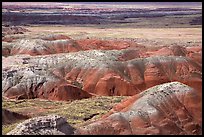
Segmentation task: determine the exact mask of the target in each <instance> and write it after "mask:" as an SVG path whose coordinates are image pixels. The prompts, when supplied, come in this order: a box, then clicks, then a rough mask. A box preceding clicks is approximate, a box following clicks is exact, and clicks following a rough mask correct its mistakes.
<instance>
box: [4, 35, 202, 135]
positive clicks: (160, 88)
mask: <svg viewBox="0 0 204 137" xmlns="http://www.w3.org/2000/svg"><path fill="white" fill-rule="evenodd" d="M2 41H3V45H2V46H3V47H2V55H3V59H2V64H3V67H2V95H3V97H5V98H7V99H19V100H20V99H34V98H43V99H49V100H58V101H72V100H79V99H84V98H93V97H96V96H132V97H131V98H130V99H128V100H127V101H124V102H122V103H121V104H119V105H117V106H115V108H114V109H112V110H111V111H110V113H108V114H107V115H105V116H104V117H103V118H102V119H100V120H98V121H96V122H94V123H90V124H88V123H87V124H86V126H85V127H81V128H80V129H77V130H76V132H75V134H201V121H202V119H201V104H200V102H201V100H200V96H201V94H202V91H201V89H202V70H201V68H202V56H201V54H202V51H201V46H195V45H193V46H186V47H184V46H179V45H171V46H168V47H167V46H158V47H150V46H148V45H141V44H137V43H135V42H132V41H122V40H99V39H77V40H76V39H72V38H70V37H68V36H66V35H61V34H59V35H58V34H57V35H53V34H50V35H45V36H34V37H32V38H27V37H26V38H23V39H22V37H21V36H20V35H19V36H12V37H9V36H7V37H5V38H4V39H3V40H2ZM179 82H181V83H179ZM163 83H165V84H164V85H160V84H163ZM182 83H183V84H182ZM184 84H186V85H184ZM187 85H188V86H189V87H188V86H187ZM154 86H156V87H154ZM148 88H149V89H148ZM144 90H146V91H144ZM51 119H52V118H51ZM135 121H137V122H135ZM28 122H29V121H28ZM50 122H52V120H50V118H48V123H50ZM38 123H40V122H39V121H37V122H36V125H35V124H34V125H32V124H31V125H32V126H33V128H34V129H35V127H36V126H38ZM42 124H45V123H42ZM27 125H29V124H27ZM32 126H31V128H27V129H26V130H27V131H28V132H25V133H24V130H22V133H21V132H18V133H17V132H16V131H14V132H11V133H10V134H36V133H34V132H33V131H32V130H33V129H32ZM45 126H46V124H45ZM20 127H21V126H20ZM23 127H24V126H23ZM53 127H54V126H53ZM36 128H37V129H38V130H39V131H41V128H42V127H36ZM55 128H56V129H55ZM17 130H18V129H17ZM60 130H61V129H60ZM32 132H33V133H32ZM40 134H67V133H66V130H65V133H64V129H63V132H61V131H58V128H57V127H54V129H50V128H48V129H47V130H46V131H45V132H43V131H42V132H41V133H40ZM69 134H74V133H69Z"/></svg>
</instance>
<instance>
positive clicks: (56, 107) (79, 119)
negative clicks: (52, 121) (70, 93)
mask: <svg viewBox="0 0 204 137" xmlns="http://www.w3.org/2000/svg"><path fill="white" fill-rule="evenodd" d="M125 98H127V96H100V97H94V98H88V99H81V100H75V101H72V102H71V101H70V102H68V101H50V100H43V99H28V100H23V101H20V100H19V101H11V100H4V99H3V101H2V107H3V108H5V109H9V110H10V111H13V112H17V113H21V114H27V115H29V116H31V117H37V116H44V115H48V114H57V115H59V116H63V117H65V118H67V122H68V123H69V124H70V125H72V126H73V127H79V126H80V125H82V124H84V123H85V122H87V121H93V120H96V119H98V118H100V117H101V116H102V115H104V114H106V113H107V112H109V111H110V110H111V109H112V108H113V106H114V105H116V104H117V103H119V102H121V100H123V99H125ZM20 122H21V121H16V122H15V123H13V124H9V125H2V132H3V133H4V134H6V133H7V132H9V131H11V130H12V129H14V128H15V127H16V125H17V124H18V123H20Z"/></svg>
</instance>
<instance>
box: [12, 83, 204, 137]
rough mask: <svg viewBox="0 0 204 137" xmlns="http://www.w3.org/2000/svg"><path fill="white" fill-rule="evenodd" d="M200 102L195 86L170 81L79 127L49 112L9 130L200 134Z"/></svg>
mask: <svg viewBox="0 0 204 137" xmlns="http://www.w3.org/2000/svg"><path fill="white" fill-rule="evenodd" d="M201 102H202V101H201V97H200V96H199V95H198V94H197V91H195V89H193V88H191V87H189V86H187V85H184V84H182V83H180V82H170V83H165V84H161V85H157V86H154V87H152V88H149V89H147V90H145V91H143V92H141V93H139V94H136V95H134V96H132V97H130V98H128V99H126V100H124V101H123V102H121V103H119V104H118V105H116V106H115V107H114V108H113V109H112V110H111V111H110V112H109V113H108V114H106V115H104V116H103V117H102V118H101V119H99V120H96V121H94V122H91V123H90V122H89V123H87V124H85V125H84V126H82V127H80V128H73V127H71V126H70V125H69V124H68V123H67V122H66V120H65V119H64V118H62V117H59V116H53V115H52V116H45V117H37V118H32V119H29V120H26V121H25V122H23V123H21V124H19V125H18V126H17V127H16V128H15V129H14V130H12V131H11V132H9V133H8V134H10V135H16V134H18V135H37V134H38V135H50V134H51V135H53V134H61V135H62V134H63V135H69V134H75V135H84V134H90V135H124V134H126V135H128V134H135V135H166V134H168V135H192V134H195V135H198V134H202V131H201V126H202V125H201V122H202V119H201V111H200V110H201Z"/></svg>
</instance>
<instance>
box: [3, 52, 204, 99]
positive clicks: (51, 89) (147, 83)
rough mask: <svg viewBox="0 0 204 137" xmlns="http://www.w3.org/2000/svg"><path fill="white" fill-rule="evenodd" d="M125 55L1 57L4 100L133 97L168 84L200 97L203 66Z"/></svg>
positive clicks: (176, 58) (177, 59)
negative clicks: (123, 57) (182, 85)
mask: <svg viewBox="0 0 204 137" xmlns="http://www.w3.org/2000/svg"><path fill="white" fill-rule="evenodd" d="M124 52H127V49H124V50H89V51H79V52H74V53H63V54H53V55H44V56H29V55H18V56H10V57H7V58H3V72H2V73H3V75H2V79H3V81H2V84H3V90H2V91H3V96H5V97H8V98H36V97H40V98H50V99H57V100H61V99H62V100H70V99H72V98H73V99H81V98H87V97H91V96H92V95H96V94H97V95H135V94H137V93H139V92H141V91H142V90H145V89H147V88H149V87H152V86H155V85H157V84H161V83H165V82H170V81H181V82H183V83H186V84H187V85H190V86H192V87H195V88H197V89H198V90H199V91H200V92H201V87H202V86H201V84H202V73H201V66H200V65H199V64H197V63H195V62H194V61H193V60H191V59H189V58H187V57H182V56H181V57H179V56H167V57H165V56H153V57H148V58H136V59H132V60H127V61H120V59H119V58H120V57H121V55H123V54H124ZM62 93H63V94H62ZM63 95H65V96H63Z"/></svg>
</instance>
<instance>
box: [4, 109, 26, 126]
mask: <svg viewBox="0 0 204 137" xmlns="http://www.w3.org/2000/svg"><path fill="white" fill-rule="evenodd" d="M28 118H29V117H28V116H26V115H22V114H19V113H16V112H11V111H9V110H7V109H4V108H3V109H2V124H3V125H5V124H11V123H14V122H15V121H17V120H23V119H28Z"/></svg>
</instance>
